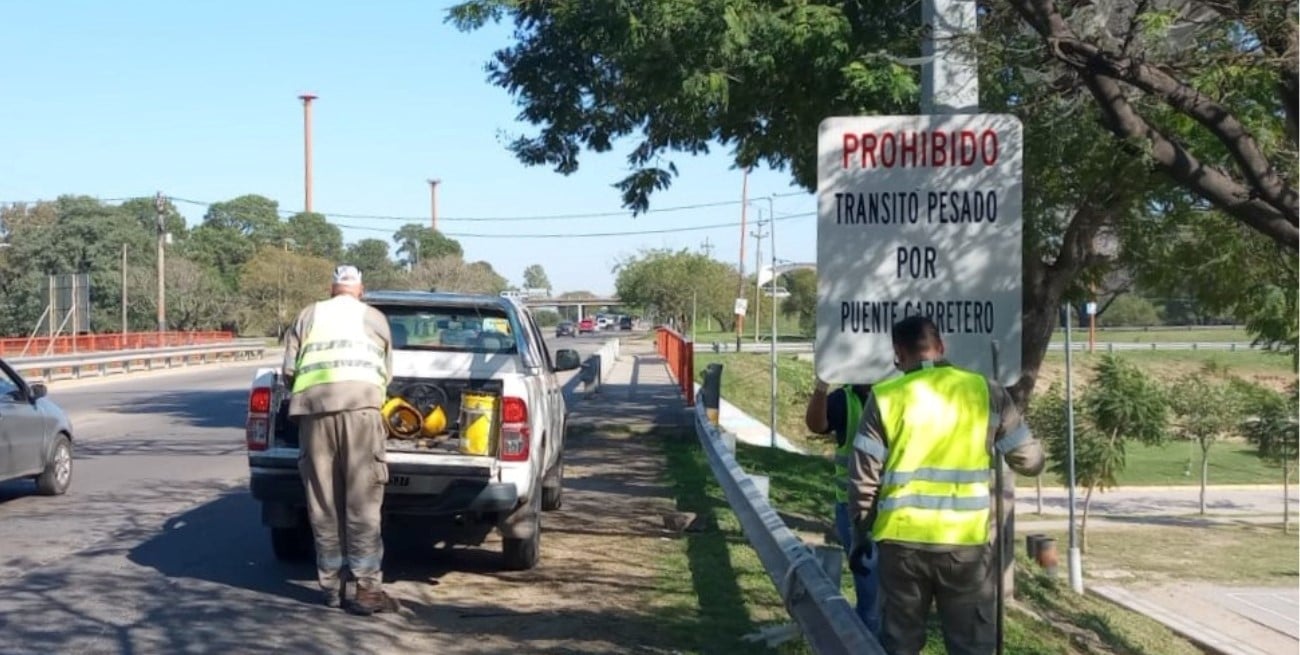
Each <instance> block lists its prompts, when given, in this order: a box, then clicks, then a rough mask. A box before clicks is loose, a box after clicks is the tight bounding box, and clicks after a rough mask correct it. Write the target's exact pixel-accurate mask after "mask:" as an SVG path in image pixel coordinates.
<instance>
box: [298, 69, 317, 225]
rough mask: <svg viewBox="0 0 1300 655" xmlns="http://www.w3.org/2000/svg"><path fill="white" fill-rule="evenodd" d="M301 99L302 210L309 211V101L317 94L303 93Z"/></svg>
mask: <svg viewBox="0 0 1300 655" xmlns="http://www.w3.org/2000/svg"><path fill="white" fill-rule="evenodd" d="M298 98H299V99H300V100H302V155H303V202H302V206H303V211H304V212H307V213H309V214H310V213H311V101H312V100H315V99H316V98H317V96H316V95H315V94H313V93H304V94H302V95H300V96H298Z"/></svg>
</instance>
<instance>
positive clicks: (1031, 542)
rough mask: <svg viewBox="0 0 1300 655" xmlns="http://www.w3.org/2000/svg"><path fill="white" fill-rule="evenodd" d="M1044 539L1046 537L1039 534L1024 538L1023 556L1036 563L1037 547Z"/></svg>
mask: <svg viewBox="0 0 1300 655" xmlns="http://www.w3.org/2000/svg"><path fill="white" fill-rule="evenodd" d="M1046 538H1047V535H1045V534H1043V533H1041V532H1036V533H1034V534H1031V535H1026V536H1025V554H1026V555H1028V556H1029V559H1031V560H1033V561H1035V562H1037V561H1038V545H1039V544H1040V543H1041V542H1042V541H1043V540H1044V539H1046Z"/></svg>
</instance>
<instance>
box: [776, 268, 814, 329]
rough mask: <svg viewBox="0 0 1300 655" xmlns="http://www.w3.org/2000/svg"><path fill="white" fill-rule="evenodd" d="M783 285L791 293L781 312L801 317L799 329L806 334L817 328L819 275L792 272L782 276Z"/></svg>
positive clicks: (812, 272) (803, 270) (805, 270)
mask: <svg viewBox="0 0 1300 655" xmlns="http://www.w3.org/2000/svg"><path fill="white" fill-rule="evenodd" d="M781 284H783V285H784V286H785V289H786V291H789V292H790V295H789V296H786V299H785V300H783V301H781V311H783V312H785V313H787V314H794V315H796V316H798V317H799V329H800V330H802V331H803V332H805V333H811V332H814V331H815V330H816V328H817V273H816V272H815V271H810V270H807V269H798V270H794V271H790V272H789V273H786V274H784V275H782V276H781Z"/></svg>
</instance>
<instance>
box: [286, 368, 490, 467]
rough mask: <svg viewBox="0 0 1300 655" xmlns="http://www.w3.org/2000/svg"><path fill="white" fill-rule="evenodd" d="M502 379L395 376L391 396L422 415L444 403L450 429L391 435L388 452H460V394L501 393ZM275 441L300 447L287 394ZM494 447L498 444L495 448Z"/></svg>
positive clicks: (288, 445) (389, 386)
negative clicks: (431, 433)
mask: <svg viewBox="0 0 1300 655" xmlns="http://www.w3.org/2000/svg"><path fill="white" fill-rule="evenodd" d="M501 389H502V385H501V381H500V380H497V379H492V378H484V379H470V380H466V379H426V378H410V377H407V378H394V379H393V381H392V383H391V384H389V385H388V394H389V396H401V397H403V398H405V399H406V401H407V402H409V403H411V404H412V405H415V407H416V408H417V409H419V410H420V414H421V415H425V414H427V413H428V411H430V408H431V407H432V405H434V404H437V405H439V406H441V407H442V411H443V412H444V413H445V414H446V415H447V432H446V436H445V437H440V438H436V439H429V438H424V437H420V438H416V439H388V441H387V449H388V452H415V453H427V452H446V453H459V452H460V426H459V425H458V424H457V421H459V419H460V398H461V395H462V394H463V393H465V392H466V391H480V392H488V393H494V394H497V395H498V396H499V395H500V394H501ZM499 407H500V406H499V405H498V416H497V423H498V425H499V424H500V408H499ZM274 443H275V445H276V446H278V447H281V448H297V447H298V424H297V423H295V422H294V421H291V420H289V398H288V394H285V397H284V398H283V399H282V400H281V402H280V406H279V411H278V413H277V414H276V417H275V435H274ZM493 450H495V448H494V449H493Z"/></svg>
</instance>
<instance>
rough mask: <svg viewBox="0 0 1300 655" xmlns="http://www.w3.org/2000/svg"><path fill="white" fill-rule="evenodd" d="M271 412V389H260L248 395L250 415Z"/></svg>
mask: <svg viewBox="0 0 1300 655" xmlns="http://www.w3.org/2000/svg"><path fill="white" fill-rule="evenodd" d="M270 411H271V389H270V387H258V388H256V389H253V390H252V391H251V392H249V394H248V413H250V414H268V413H270Z"/></svg>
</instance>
